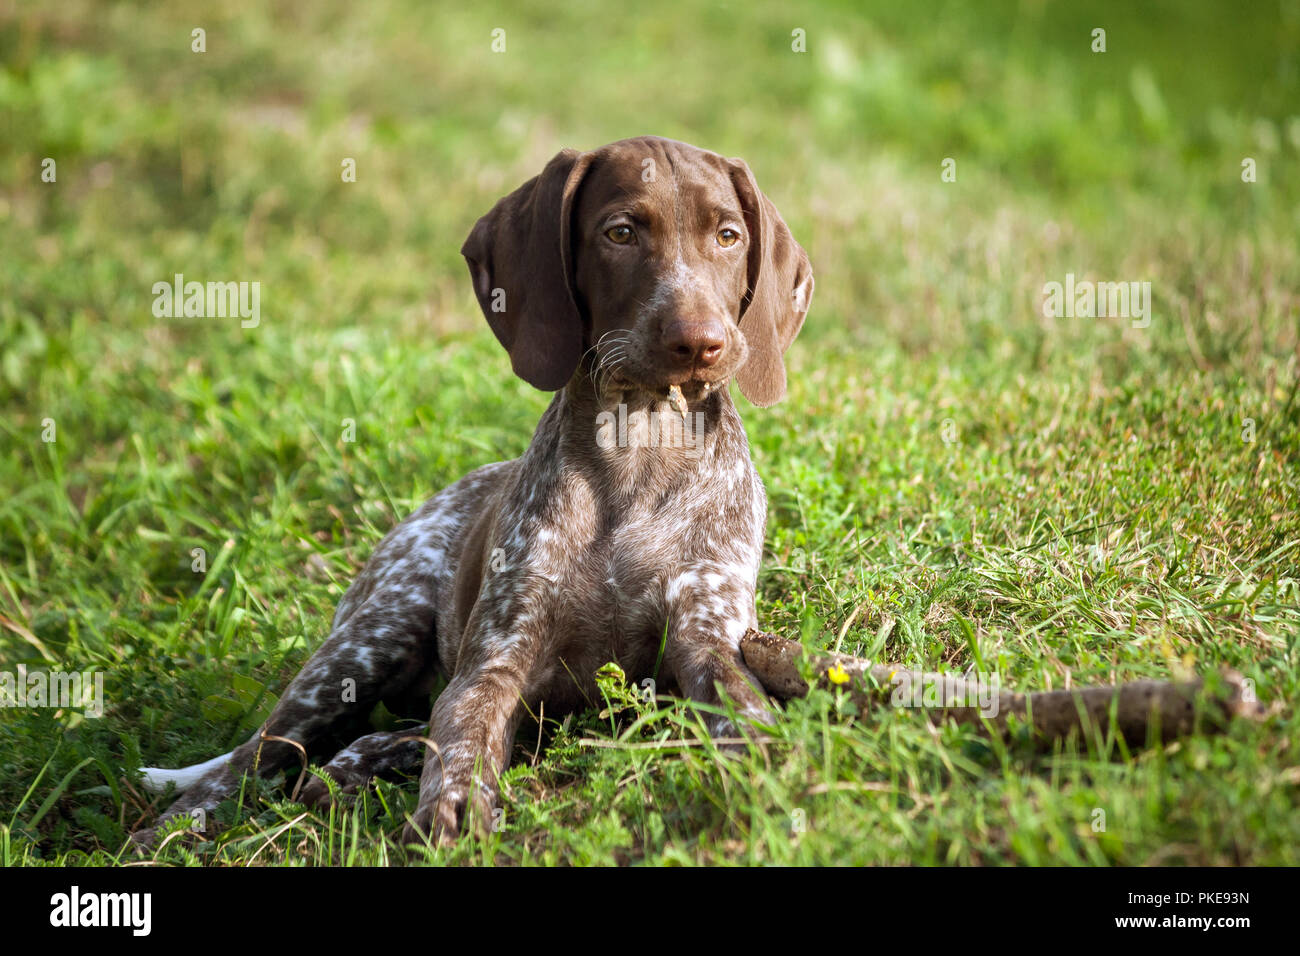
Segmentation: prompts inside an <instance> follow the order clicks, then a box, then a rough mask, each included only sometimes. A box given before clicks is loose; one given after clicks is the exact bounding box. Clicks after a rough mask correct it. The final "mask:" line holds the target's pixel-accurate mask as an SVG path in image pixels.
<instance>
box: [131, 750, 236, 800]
mask: <svg viewBox="0 0 1300 956" xmlns="http://www.w3.org/2000/svg"><path fill="white" fill-rule="evenodd" d="M233 753H234V751H233V750H232V751H231V752H230V753H228V754H222V755H221V756H220V757H213V758H212V759H211V760H209V761H207V762H206V763H196V764H194V765H193V766H189V767H182V768H181V769H180V770H162V769H159V768H158V767H141V768H140V773H141V774H142V775H143V776H142V778H141V783H142V784H143V785H144V788H145V789H146V790H148V791H149V792H150V793H162V792H163V791H164V790H166V789H167V784H169V783H173V784H175V785H176V792H177V793H184V792H185V791H186V790H188V789H189V788H190V787H192V786H194V784H195V783H196V782H198V780H199V779H200V778H201V777H203V776H204V775H205V774H206V773H208V772H209V771H211V770H214V769H216V768H217V767H220V766H222V765H223V764H225V763H226V761H228V760H229V759H230V756H231V754H233Z"/></svg>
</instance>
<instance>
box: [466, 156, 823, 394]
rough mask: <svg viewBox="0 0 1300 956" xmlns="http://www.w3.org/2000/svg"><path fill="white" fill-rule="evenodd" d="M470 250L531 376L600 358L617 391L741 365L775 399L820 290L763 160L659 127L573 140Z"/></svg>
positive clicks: (508, 201) (476, 274) (741, 379)
mask: <svg viewBox="0 0 1300 956" xmlns="http://www.w3.org/2000/svg"><path fill="white" fill-rule="evenodd" d="M461 253H462V254H463V255H464V256H465V258H466V260H467V261H468V263H469V269H470V275H471V277H472V279H473V281H474V292H475V294H476V295H477V296H478V300H479V304H480V305H481V306H482V308H483V314H484V315H485V316H486V317H487V320H488V323H489V324H490V325H491V326H492V331H493V332H495V333H496V337H497V339H498V340H500V342H501V344H502V345H503V346H505V348H506V351H507V352H509V353H510V361H511V364H512V365H513V367H514V370H515V372H516V374H518V375H519V376H520V377H521V378H523V379H524V380H525V381H527V382H529V383H531V384H532V385H534V386H536V387H537V388H541V389H547V390H554V389H557V388H562V387H563V386H564V385H565V384H566V383H567V382H568V381H569V379H570V378H571V377H572V376H573V375H574V373H575V372H576V371H577V370H578V369H579V366H581V365H582V364H583V362H584V356H587V358H586V361H587V362H589V363H593V365H592V366H591V367H590V368H589V369H588V371H590V370H592V369H593V368H594V369H595V370H597V371H598V372H599V374H598V375H595V376H593V378H595V380H596V381H598V382H599V383H600V384H601V386H602V387H610V388H616V389H636V390H641V391H645V392H650V393H657V394H659V395H661V396H662V395H664V394H665V393H666V392H667V390H668V388H669V387H670V386H673V385H677V386H680V387H681V389H682V391H683V392H684V393H685V394H686V395H687V397H695V395H698V394H699V393H700V392H702V391H707V390H708V389H709V388H711V387H713V386H715V385H719V384H721V383H725V382H726V380H727V379H729V378H730V377H732V376H733V375H734V376H735V378H736V381H737V382H738V383H739V385H740V388H741V391H742V392H744V394H745V396H746V397H747V398H748V399H749V400H750V401H751V402H753V403H754V404H756V405H771V404H772V403H774V402H777V401H780V400H781V399H782V398H783V397H784V396H785V365H784V363H783V362H782V355H783V354H784V352H785V350H786V348H788V347H789V345H790V342H791V341H793V339H794V337H795V335H797V334H798V332H799V329H800V327H801V326H802V325H803V320H804V316H805V315H806V314H807V312H808V306H809V304H810V302H811V301H812V293H813V275H812V267H811V265H810V264H809V262H808V256H807V254H806V253H805V252H804V251H803V249H802V248H801V247H800V246H799V244H798V243H797V242H795V241H794V239H793V238H792V237H791V235H790V230H789V229H788V228H786V225H785V222H784V221H783V220H782V219H781V215H780V213H778V212H777V211H776V207H775V206H773V205H772V203H771V202H770V201H768V199H767V197H766V196H764V195H763V193H762V192H760V191H759V189H758V186H757V185H756V184H755V182H754V176H753V174H752V173H751V172H750V171H749V167H748V166H746V165H745V163H744V162H742V161H741V160H737V159H725V158H723V157H722V156H719V155H717V154H716V153H711V152H708V151H706V150H702V149H697V148H696V147H694V146H688V145H687V144H685V143H678V142H675V141H673V140H667V139H660V138H658V137H653V136H644V137H638V138H636V139H628V140H622V141H620V142H617V143H611V144H610V145H608V146H604V147H601V148H600V149H597V150H592V151H591V152H587V153H579V152H576V151H574V150H565V151H563V152H561V153H560V154H558V155H557V156H556V157H555V158H554V159H552V160H551V161H550V162H549V163H547V165H546V168H545V169H544V170H543V171H542V173H541V174H540V175H539V176H537V177H535V178H533V179H530V180H529V181H528V182H526V183H524V185H522V186H520V187H519V188H518V189H517V190H515V191H514V192H513V193H511V194H510V195H508V196H506V197H505V198H504V199H502V200H500V201H499V202H498V203H497V204H496V205H495V206H494V207H493V208H492V211H491V212H489V213H488V214H487V215H486V216H484V217H483V218H482V219H480V220H479V221H478V223H477V224H476V225H475V226H474V229H473V230H472V231H471V232H470V235H469V238H468V239H467V240H466V241H465V245H464V246H463V247H462V249H461Z"/></svg>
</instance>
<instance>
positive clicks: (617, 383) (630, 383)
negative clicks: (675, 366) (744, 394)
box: [605, 372, 726, 412]
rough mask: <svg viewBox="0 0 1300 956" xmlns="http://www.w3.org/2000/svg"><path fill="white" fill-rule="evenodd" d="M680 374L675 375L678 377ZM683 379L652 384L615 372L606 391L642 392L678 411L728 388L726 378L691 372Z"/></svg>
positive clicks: (607, 384) (607, 381)
mask: <svg viewBox="0 0 1300 956" xmlns="http://www.w3.org/2000/svg"><path fill="white" fill-rule="evenodd" d="M678 377H679V376H674V378H678ZM680 378H681V381H671V380H670V381H669V382H667V383H664V382H663V381H662V380H661V381H660V382H658V383H654V384H650V383H646V382H638V381H635V380H633V379H631V378H628V377H627V376H625V375H622V374H619V373H617V372H616V373H614V374H612V375H610V376H609V378H608V379H607V380H606V383H605V390H606V391H613V392H642V393H645V394H647V395H648V396H650V397H651V398H654V399H657V400H659V401H666V402H667V403H668V404H669V405H671V406H673V407H674V408H676V409H677V410H678V411H682V412H685V409H686V405H687V404H689V403H692V402H698V401H700V400H702V399H704V398H706V397H708V396H709V395H710V394H711V393H712V392H715V391H717V390H718V389H719V388H726V379H725V378H702V377H694V376H691V375H690V373H687V374H686V375H683V376H680Z"/></svg>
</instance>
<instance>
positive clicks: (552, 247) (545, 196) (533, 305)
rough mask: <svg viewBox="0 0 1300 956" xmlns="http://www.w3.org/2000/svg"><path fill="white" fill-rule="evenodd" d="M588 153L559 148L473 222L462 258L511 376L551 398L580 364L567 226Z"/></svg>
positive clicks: (579, 327)
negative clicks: (507, 360) (506, 355)
mask: <svg viewBox="0 0 1300 956" xmlns="http://www.w3.org/2000/svg"><path fill="white" fill-rule="evenodd" d="M590 158H591V154H590V153H578V152H577V151H576V150H572V149H566V150H562V151H561V152H560V153H558V154H557V155H556V156H555V158H554V159H552V160H551V161H550V162H549V163H547V164H546V168H545V169H543V170H542V172H541V175H538V176H534V177H533V178H532V179H530V180H528V182H526V183H524V184H523V185H522V186H520V187H519V188H518V189H516V190H515V191H514V192H512V193H511V194H510V195H509V196H506V197H505V198H504V199H502V200H500V201H499V202H498V203H497V204H496V205H495V206H493V207H492V210H491V211H490V212H489V213H488V214H487V215H486V216H484V217H483V218H482V219H480V220H479V221H478V222H477V223H475V225H474V228H473V230H471V231H470V234H469V238H468V239H466V240H465V245H463V246H462V247H461V250H460V252H461V255H463V256H464V257H465V260H466V262H467V263H468V264H469V273H470V278H471V279H472V280H473V282H474V294H475V295H476V296H477V297H478V303H479V306H480V307H481V308H482V309H483V315H484V317H485V318H486V319H487V320H488V325H490V326H491V327H492V331H493V332H494V333H495V334H496V337H497V340H498V341H499V342H500V343H501V344H502V345H503V346H504V347H505V350H506V351H507V352H509V353H510V364H511V366H512V367H513V368H514V370H515V374H516V375H518V376H519V377H520V378H522V379H523V380H524V381H525V382H527V383H528V384H530V385H532V386H534V387H536V388H540V389H543V390H544V391H548V392H553V391H555V390H556V389H557V388H563V387H564V386H565V384H566V383H567V382H568V381H569V379H570V378H571V377H572V375H573V373H574V370H575V369H577V367H578V363H579V361H581V359H582V316H581V313H579V311H578V306H577V303H576V300H575V298H574V292H573V255H572V250H571V249H570V247H569V244H570V241H571V237H570V234H569V221H570V218H571V215H572V211H573V197H574V194H575V193H576V191H577V189H578V185H579V183H581V181H582V178H583V175H584V174H585V172H586V170H587V167H588V166H589V165H590V161H591V160H590Z"/></svg>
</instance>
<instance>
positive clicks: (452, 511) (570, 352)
mask: <svg viewBox="0 0 1300 956" xmlns="http://www.w3.org/2000/svg"><path fill="white" fill-rule="evenodd" d="M461 251H462V253H463V254H464V256H465V258H466V260H468V263H469V270H470V275H471V277H472V278H473V282H474V292H475V294H476V295H477V296H478V300H479V304H480V306H482V309H483V314H484V315H485V316H486V317H487V321H488V324H489V325H490V326H491V327H492V331H493V332H494V333H495V334H496V337H497V339H498V340H500V342H501V344H502V345H503V346H505V349H506V351H507V352H508V353H509V355H510V362H511V365H512V366H513V367H514V371H515V374H517V375H519V376H520V377H521V378H523V379H524V380H525V381H527V382H529V383H531V384H532V385H534V386H536V387H537V388H539V389H544V390H547V391H556V395H555V398H554V399H553V400H552V402H551V404H550V407H549V408H548V409H547V410H546V413H545V414H544V415H543V416H542V420H541V423H540V424H539V425H538V426H537V433H536V434H535V435H534V436H533V440H532V443H531V444H530V445H529V446H528V450H527V451H526V452H525V453H524V455H523V457H522V458H517V459H515V460H514V461H508V462H500V463H497V464H492V465H486V466H484V467H482V468H479V469H478V470H477V471H474V472H471V473H470V474H469V475H466V476H465V477H464V478H462V479H461V480H460V481H458V482H456V483H455V484H453V485H451V486H450V487H449V488H447V489H445V490H444V491H442V492H440V493H439V494H437V495H435V496H434V497H433V498H432V499H430V500H429V501H428V502H427V503H426V504H425V505H424V506H423V507H422V508H420V510H419V511H417V512H416V513H415V514H414V515H412V516H411V517H409V518H407V519H406V520H405V521H403V522H402V523H401V524H400V525H398V526H397V527H396V528H395V529H394V530H393V531H392V532H391V533H389V535H388V536H387V537H386V538H384V540H383V541H382V542H380V544H379V547H378V548H376V549H375V552H374V555H373V556H372V557H371V559H370V562H369V563H368V564H367V565H366V567H365V569H364V570H363V571H362V572H361V575H360V576H359V577H358V578H357V579H356V581H355V582H354V583H353V585H352V587H351V588H349V589H348V592H347V594H346V595H344V597H343V600H342V602H341V603H340V604H339V607H338V611H337V613H336V614H335V617H334V627H333V632H332V633H331V635H330V637H329V639H328V640H327V641H326V642H325V643H324V644H323V645H322V646H321V648H320V650H318V651H317V652H316V654H315V655H314V656H312V658H311V659H310V660H309V661H308V662H307V664H306V666H305V667H303V669H302V671H301V672H300V673H299V674H298V675H297V677H295V678H294V680H293V681H292V682H291V683H290V685H289V687H288V688H287V689H286V690H285V692H284V695H283V696H282V697H281V699H280V702H279V703H278V704H277V706H276V707H275V709H274V711H273V712H272V714H271V716H270V718H269V719H268V720H267V722H266V723H265V725H263V727H262V728H261V729H260V730H259V731H258V732H257V733H256V734H254V735H253V736H252V738H251V739H249V740H248V741H247V742H246V743H244V744H243V745H242V746H240V747H238V748H236V749H235V750H234V751H232V752H231V753H229V754H225V755H224V756H221V757H217V758H216V759H214V760H210V761H208V762H207V763H204V764H199V765H196V766H193V767H189V768H186V769H184V770H176V771H168V770H155V769H149V770H146V771H145V772H144V773H145V782H146V786H148V787H149V788H150V789H152V790H155V791H162V790H164V789H165V788H166V786H167V784H175V785H176V789H177V790H178V791H181V792H182V794H183V795H182V796H181V797H180V798H179V799H178V800H177V801H176V802H175V803H173V804H172V806H171V807H170V808H169V809H168V810H167V811H166V812H165V813H164V814H163V815H162V817H161V818H160V819H159V823H161V822H163V821H165V820H168V819H170V818H172V817H175V816H178V815H181V814H186V813H190V812H192V811H194V810H196V809H198V808H204V809H205V810H210V809H211V808H213V807H215V806H216V805H217V804H218V803H219V802H220V801H221V800H222V799H223V798H226V797H229V796H231V795H233V794H234V793H236V792H237V791H238V790H239V786H240V779H241V776H242V775H243V774H245V773H248V772H252V771H255V772H257V773H261V774H269V773H273V772H275V771H277V770H281V769H283V768H285V767H288V766H292V765H296V764H297V762H298V760H299V759H300V758H299V753H298V750H297V748H296V747H294V746H292V745H290V744H287V743H284V742H282V740H279V739H277V738H284V739H287V740H292V741H296V742H297V743H299V744H301V745H302V746H303V747H304V748H305V749H306V751H307V752H308V753H310V754H326V755H328V754H330V753H333V754H334V755H333V757H332V759H330V760H329V762H328V763H326V764H325V766H324V770H325V772H326V773H328V774H330V776H332V777H333V778H334V780H336V781H338V783H339V784H340V785H341V786H342V788H343V790H344V792H350V791H355V790H357V789H358V788H361V787H363V786H365V785H366V784H367V782H368V781H369V780H370V779H371V778H372V777H374V776H376V775H377V774H380V773H382V772H385V771H391V770H394V769H398V768H402V767H414V766H416V765H418V764H419V762H420V760H421V759H423V761H424V770H423V775H422V777H421V780H420V792H419V803H418V807H417V809H416V812H415V814H414V817H413V818H412V819H411V820H410V822H409V824H408V826H407V830H406V833H405V834H404V838H405V839H406V840H407V841H415V840H418V839H419V838H421V837H422V836H423V835H426V834H427V835H429V836H432V837H433V838H435V839H437V840H439V841H440V842H441V841H448V840H451V839H453V838H454V837H455V835H456V834H457V833H458V832H459V831H460V830H461V828H462V826H464V825H465V823H466V819H467V818H473V819H474V820H475V821H476V822H477V825H479V826H482V825H483V822H484V821H486V820H490V819H491V813H492V809H493V805H494V802H495V799H496V795H497V779H498V775H499V774H500V773H501V771H502V770H503V769H504V768H505V766H506V763H507V761H508V759H509V755H510V751H511V749H512V745H513V740H514V736H515V730H516V728H517V727H518V725H519V723H520V721H521V719H522V718H523V717H524V716H525V715H526V714H528V715H534V716H535V715H537V714H538V713H539V711H540V710H541V709H542V708H543V707H544V713H545V714H546V715H547V716H554V715H557V714H561V713H564V712H565V711H568V710H572V709H574V708H577V707H580V706H583V705H584V704H586V703H589V702H591V701H592V700H594V699H598V694H597V691H596V686H595V680H594V675H595V672H596V670H597V669H598V668H599V667H600V666H601V665H602V664H604V663H606V662H607V661H611V660H613V661H617V662H618V663H619V665H620V666H621V667H622V668H623V670H624V672H625V673H626V674H627V675H628V676H629V677H631V678H633V679H635V680H638V681H639V680H641V679H642V678H645V677H649V676H651V674H652V672H653V671H654V669H655V666H656V660H657V659H658V658H659V654H660V648H661V645H662V647H663V651H662V661H661V676H660V679H661V681H662V682H663V683H664V685H665V686H666V687H674V688H675V689H676V690H677V691H678V692H680V693H681V694H683V695H685V696H687V697H689V698H691V699H693V700H696V701H701V702H706V703H710V704H717V703H719V702H720V694H721V693H725V694H726V695H727V697H729V698H730V700H731V701H732V702H733V703H734V705H735V707H736V710H737V712H738V713H740V714H742V715H744V716H745V717H746V718H749V719H754V720H758V721H760V722H763V721H770V718H769V717H768V711H767V700H766V698H765V697H764V696H763V695H762V693H761V692H760V691H759V690H757V689H756V688H757V687H758V683H757V681H756V680H755V679H754V677H753V675H752V674H750V673H749V672H748V671H747V670H746V668H745V665H744V663H743V662H742V660H741V657H740V653H739V649H738V642H739V640H740V637H741V635H742V634H744V632H745V630H746V629H747V628H750V627H754V626H755V625H756V624H757V621H756V619H755V611H754V589H755V585H756V580H757V576H758V565H759V558H760V555H761V554H762V550H763V531H764V523H765V520H766V508H767V500H766V496H765V495H764V492H763V485H762V483H761V482H760V481H759V478H758V475H757V474H756V473H755V471H754V467H753V464H752V463H751V461H750V457H749V445H748V443H747V441H746V439H745V432H744V428H743V426H742V425H741V421H740V417H739V415H737V413H736V408H735V406H734V405H733V404H732V401H731V397H730V395H729V393H728V389H727V383H728V380H729V379H731V378H733V377H734V378H735V379H736V381H737V383H738V384H739V386H740V390H741V391H742V392H743V393H744V394H745V396H746V397H747V398H748V399H749V400H750V401H751V402H753V403H754V404H756V405H770V404H772V403H773V402H776V401H779V400H780V399H781V398H783V397H784V395H785V388H786V376H785V367H784V365H783V364H782V355H783V353H784V352H785V350H786V348H787V347H788V346H789V345H790V342H791V341H792V340H793V339H794V337H795V335H796V334H797V333H798V331H799V329H800V327H801V326H802V325H803V321H804V316H805V315H806V313H807V311H808V306H809V303H810V301H811V299H812V293H813V276H812V269H811V266H810V265H809V262H808V257H807V255H806V254H805V253H804V251H803V249H802V248H801V247H800V246H799V244H798V243H796V242H795V241H794V239H793V238H792V237H791V235H790V231H789V230H788V229H787V228H786V225H785V222H784V221H782V219H781V216H780V214H779V213H778V212H777V210H776V208H775V207H774V206H773V205H772V203H771V202H769V201H768V199H767V198H766V197H765V196H764V195H763V194H762V193H761V192H760V191H759V189H758V186H757V185H756V184H755V182H754V176H753V174H752V173H751V172H750V170H749V167H748V166H746V165H745V163H743V162H742V161H740V160H735V159H724V158H723V157H722V156H719V155H717V154H716V153H711V152H707V151H705V150H702V149H697V148H696V147H694V146H688V145H686V144H684V143H678V142H674V141H672V140H666V139H659V138H657V137H649V136H647V137H640V138H637V139H629V140H623V141H622V142H618V143H613V144H611V145H609V146H604V147H602V148H600V149H596V150H593V151H591V152H587V153H579V152H576V151H574V150H565V151H563V152H561V153H560V154H559V155H557V156H556V157H555V158H554V159H552V160H551V161H550V162H549V163H547V165H546V168H545V169H544V170H542V173H541V175H539V176H537V177H535V178H534V179H531V180H529V181H528V182H526V183H524V185H522V186H520V187H519V188H518V189H517V190H515V191H514V192H513V193H511V194H510V195H508V196H506V197H505V198H504V199H502V200H501V201H500V202H498V203H497V204H496V206H494V207H493V209H492V211H491V212H489V213H488V214H487V215H486V216H484V217H483V218H482V219H480V220H479V221H478V223H477V224H476V225H475V226H474V229H473V231H472V232H470V235H469V239H467V240H466V242H465V245H464V247H463V248H462V250H461ZM438 675H442V676H444V677H445V678H446V679H447V680H448V682H449V683H448V684H447V686H446V689H445V690H444V691H443V692H442V694H441V695H439V697H438V698H437V701H436V703H435V704H434V706H433V714H432V717H431V718H430V724H429V730H428V737H427V738H423V739H414V738H412V736H411V732H409V731H398V732H386V733H371V734H368V735H366V736H362V737H360V739H357V740H355V741H354V742H353V743H351V745H349V746H347V747H346V748H345V749H342V750H338V751H337V752H336V753H335V752H334V749H335V748H336V747H337V746H339V745H341V744H342V743H344V742H346V741H347V740H349V739H351V735H355V734H357V733H359V732H362V731H363V730H364V729H365V728H366V720H367V717H368V715H369V714H370V712H371V710H372V709H373V707H374V705H375V704H376V703H377V702H378V701H381V700H382V701H384V702H385V703H386V704H387V705H388V706H389V708H390V709H392V710H394V711H396V712H399V713H410V712H411V707H412V706H413V705H415V706H424V707H427V706H428V695H429V693H430V691H431V689H432V687H433V686H434V683H435V681H436V679H437V677H438ZM425 712H426V713H427V711H425ZM420 716H421V717H423V713H421V714H420ZM707 723H708V727H709V731H710V733H711V734H713V735H714V736H716V737H727V736H731V735H734V734H735V733H736V732H737V729H738V728H736V727H733V726H732V725H731V722H730V721H728V720H727V719H726V718H724V717H720V716H716V715H715V716H710V717H708V718H707ZM426 751H427V752H426ZM301 798H302V800H303V802H304V803H306V804H308V805H324V804H328V802H329V800H330V794H329V790H328V788H327V787H326V786H324V784H323V782H322V781H320V780H317V779H315V778H313V779H312V780H311V781H310V782H309V783H308V785H307V786H306V787H305V788H304V790H303V792H302V794H301ZM136 839H137V840H139V841H141V842H145V843H148V842H149V841H150V840H151V839H152V831H141V832H140V833H138V834H137V835H136Z"/></svg>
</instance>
